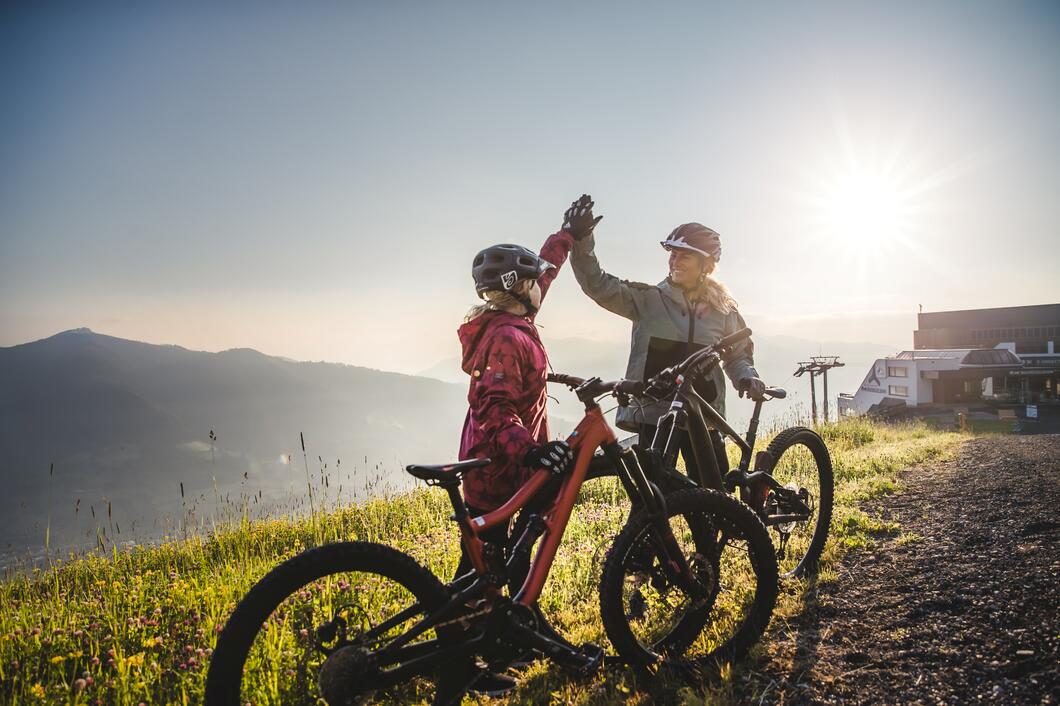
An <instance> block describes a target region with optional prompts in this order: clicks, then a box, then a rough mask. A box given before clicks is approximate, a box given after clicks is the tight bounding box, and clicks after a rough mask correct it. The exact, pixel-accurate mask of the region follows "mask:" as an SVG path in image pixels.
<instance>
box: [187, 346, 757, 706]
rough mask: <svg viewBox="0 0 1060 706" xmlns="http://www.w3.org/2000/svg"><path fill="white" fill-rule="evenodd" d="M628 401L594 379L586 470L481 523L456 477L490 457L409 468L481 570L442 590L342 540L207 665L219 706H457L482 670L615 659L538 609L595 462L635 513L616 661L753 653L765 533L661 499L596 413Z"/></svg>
mask: <svg viewBox="0 0 1060 706" xmlns="http://www.w3.org/2000/svg"><path fill="white" fill-rule="evenodd" d="M748 333H749V332H748ZM745 336H746V334H744V335H743V336H741V337H745ZM736 340H739V339H738V338H736V337H731V340H729V339H726V340H723V341H721V342H720V343H719V344H718V345H717V346H715V348H716V349H718V350H722V349H723V348H724V347H725V346H727V345H731V344H732V343H734V342H735V341H736ZM626 385H628V383H626V382H625V381H618V382H602V381H600V380H599V379H596V378H594V379H591V380H587V381H582V382H581V383H580V384H579V385H577V386H576V390H575V391H576V393H577V395H578V398H579V399H580V400H581V401H582V402H583V403H584V405H585V417H584V418H583V419H582V421H581V423H579V424H578V426H577V428H576V429H575V430H574V432H572V433H571V435H570V437H569V438H568V443H570V445H571V446H572V447H573V448H574V450H575V453H576V461H575V466H574V470H573V471H571V472H570V473H568V474H566V475H562V476H557V475H554V474H553V473H552V472H551V471H548V470H544V469H542V470H538V471H537V472H536V473H535V474H534V475H533V476H532V477H531V478H530V479H529V480H528V481H527V483H526V484H525V485H524V486H523V487H521V488H520V489H519V490H518V491H517V492H516V493H515V495H513V496H512V498H511V499H510V500H508V502H507V503H505V504H504V505H503V506H502V507H500V508H498V509H497V510H494V511H493V512H490V513H487V514H485V515H482V516H480V517H475V518H472V517H470V516H469V514H468V511H467V508H466V506H465V504H464V500H463V497H462V496H461V494H460V478H461V475H462V474H463V473H464V472H465V471H467V470H468V469H470V468H476V467H479V466H484V465H486V464H488V463H490V461H489V459H473V460H469V461H464V462H461V463H453V464H447V465H440V466H409V467H408V468H407V469H406V470H407V471H408V472H409V473H410V474H412V475H413V476H415V477H416V478H420V479H422V480H424V481H426V482H427V483H428V484H430V485H434V486H438V487H440V488H442V489H443V490H445V491H446V492H447V493H448V495H449V499H450V501H451V502H452V505H453V519H454V520H455V521H456V524H457V526H458V527H459V529H460V536H461V541H462V542H463V545H464V547H466V549H467V552H468V554H469V556H470V558H471V563H472V565H473V568H472V570H471V571H469V572H467V573H466V574H464V575H462V576H460V577H458V578H456V579H455V580H454V581H452V582H450V583H449V584H443V583H442V582H441V581H440V580H439V579H438V578H437V577H436V576H435V575H434V574H433V573H431V572H430V571H429V570H427V569H426V568H425V567H423V566H421V565H420V564H418V563H417V562H416V561H415V560H414V559H412V558H411V557H409V556H408V555H406V554H403V553H401V552H399V551H397V550H395V549H393V548H390V547H387V546H384V545H380V544H374V543H369V542H341V543H335V544H328V545H324V546H321V547H317V548H314V549H310V550H308V551H306V552H303V553H302V554H299V555H298V556H295V557H293V558H291V559H289V560H287V561H285V562H283V563H282V564H280V565H279V566H277V567H276V568H275V569H273V570H272V571H271V572H269V573H268V574H267V575H266V576H265V577H264V578H263V579H261V581H259V582H258V583H257V584H256V585H255V586H254V587H253V588H251V590H250V591H249V592H248V593H247V595H246V596H245V597H244V598H243V600H242V601H241V602H240V603H239V605H238V606H237V607H236V609H235V611H234V612H233V613H232V615H231V617H230V618H229V620H228V622H227V624H226V625H225V627H224V629H223V630H222V632H221V634H220V636H219V637H218V640H217V646H216V649H215V651H214V653H213V657H212V659H211V663H210V671H209V674H208V676H207V680H206V703H207V704H208V705H209V706H236V705H237V704H244V703H247V702H251V703H254V704H262V703H283V704H299V703H306V704H315V703H318V699H320V698H323V699H325V700H326V701H327V702H328V703H329V704H332V706H335V705H337V704H348V703H366V702H371V701H373V700H374V699H376V698H380V699H387V700H394V699H398V700H406V699H408V700H425V699H426V700H432V701H433V702H434V703H436V704H449V703H459V701H460V699H461V697H462V696H463V694H464V693H465V692H466V691H467V689H468V688H469V687H470V686H471V685H472V684H473V682H474V680H475V679H477V678H478V677H479V675H480V673H481V672H482V669H483V665H485V666H486V667H488V668H489V669H490V670H493V671H496V670H500V669H504V668H506V667H507V666H508V665H510V664H511V663H512V662H513V661H514V660H516V659H518V658H520V657H522V656H525V655H526V654H527V653H528V652H536V653H538V654H540V655H543V656H545V657H548V658H550V659H552V660H553V661H554V662H556V663H557V664H559V665H560V666H562V667H564V668H566V669H568V670H570V671H571V672H572V673H574V674H575V675H580V676H585V675H589V674H592V673H593V672H595V671H596V670H597V669H598V668H599V667H600V665H601V664H602V662H603V658H604V651H603V650H602V649H601V648H600V647H598V646H596V645H592V644H585V645H580V646H575V645H573V644H571V643H569V642H567V641H566V640H565V639H564V638H562V637H561V636H559V634H558V633H556V632H555V631H554V630H552V629H551V627H550V626H549V625H548V624H547V623H546V622H545V620H544V616H543V615H542V614H541V612H540V611H538V610H536V602H537V599H538V597H539V596H540V595H541V592H542V589H543V588H544V586H545V582H546V580H547V579H548V575H549V571H550V569H551V568H552V563H553V560H554V558H555V556H556V551H557V549H558V548H559V545H560V542H561V541H562V539H563V533H564V529H565V528H566V526H567V522H568V520H569V519H570V516H571V513H572V511H573V509H574V505H575V501H576V499H577V496H578V491H579V490H580V488H581V486H582V483H583V481H584V480H585V478H586V474H587V471H588V469H589V466H590V463H591V462H592V459H593V455H594V452H595V451H596V450H597V449H601V450H602V452H603V455H604V456H606V457H607V458H608V460H609V461H610V463H611V464H613V467H614V468H615V469H617V473H618V476H619V478H620V480H621V483H622V486H623V487H624V488H625V489H626V491H627V492H628V493H629V495H630V499H631V501H632V505H633V507H634V511H633V512H632V513H631V515H630V517H629V518H628V521H627V523H626V525H625V528H624V529H623V530H622V531H621V533H620V534H619V535H618V537H617V538H616V539H615V542H614V544H613V546H612V547H611V549H610V552H609V554H608V559H607V562H606V564H605V569H604V575H603V578H602V581H601V586H600V591H601V612H602V613H603V614H604V615H605V628H606V631H607V634H608V636H609V638H610V639H611V640H612V642H613V643H614V644H615V646H616V648H618V649H619V652H620V655H621V656H622V657H623V658H625V660H626V661H629V662H633V663H637V664H646V663H662V662H666V663H670V664H674V665H683V666H689V665H691V666H706V665H708V664H716V663H720V662H725V661H730V660H732V659H734V658H737V657H740V656H742V655H743V654H745V653H746V651H747V650H748V649H749V648H750V647H751V645H753V644H754V643H755V641H757V639H758V638H759V637H760V636H761V634H762V632H763V631H764V630H765V628H766V626H767V624H768V622H769V618H770V615H771V613H772V610H773V606H774V604H775V602H776V596H777V564H776V559H775V556H774V553H773V549H772V545H771V543H770V541H769V535H768V534H767V532H766V530H765V528H764V526H763V525H762V523H761V521H760V520H759V519H758V517H757V516H756V515H755V514H754V513H753V512H752V511H751V510H750V509H749V508H748V507H747V506H746V505H744V504H743V503H741V502H740V501H738V500H737V499H736V498H734V497H732V496H730V495H728V494H725V493H721V492H717V491H714V490H708V489H700V488H690V489H686V490H681V491H679V492H676V493H673V494H671V495H665V496H664V495H663V494H662V493H661V492H660V491H659V489H658V487H657V486H656V485H655V484H653V483H652V482H650V481H649V480H648V478H647V476H646V475H645V473H644V471H643V469H642V468H641V466H640V463H639V461H638V459H637V457H636V455H635V454H634V453H633V452H631V451H630V450H628V449H622V448H621V447H620V446H619V444H618V442H617V440H616V438H615V434H614V432H613V430H612V429H611V428H610V426H609V425H608V423H607V421H606V420H605V418H604V416H603V413H602V412H601V410H600V406H599V404H598V398H601V397H604V396H607V395H612V394H619V395H622V394H624V392H623V388H624V386H626ZM535 500H536V501H537V502H535V503H534V504H533V505H532V507H542V509H541V510H540V511H538V512H535V513H534V514H533V515H532V516H531V517H530V518H529V521H528V522H527V523H526V528H525V530H524V531H523V533H522V535H521V536H519V537H517V538H515V539H514V541H513V542H512V544H511V546H509V547H498V546H494V545H491V544H490V543H487V542H483V541H482V540H481V539H480V533H481V532H483V531H485V530H488V529H490V528H492V527H496V526H498V525H500V524H502V523H507V522H508V521H509V520H510V519H511V518H512V517H513V515H515V513H516V512H518V511H519V510H520V509H522V508H524V507H527V506H528V505H530V504H531V502H532V501H535ZM542 500H543V501H544V502H541V501H542ZM537 543H539V544H540V546H539V547H538V549H537V553H536V554H535V555H534V558H533V561H532V563H531V565H530V571H529V573H528V574H527V576H526V579H525V581H524V582H523V584H522V586H521V588H519V590H518V591H516V592H515V595H507V594H506V593H505V586H506V585H507V583H508V576H509V572H510V571H511V569H512V567H513V566H515V565H517V564H518V562H519V561H520V559H523V560H525V558H526V557H527V556H528V555H529V554H530V553H531V552H532V550H533V547H534V545H535V544H537ZM609 567H610V570H609ZM606 616H610V618H608V617H606Z"/></svg>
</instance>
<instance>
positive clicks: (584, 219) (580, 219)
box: [563, 194, 603, 240]
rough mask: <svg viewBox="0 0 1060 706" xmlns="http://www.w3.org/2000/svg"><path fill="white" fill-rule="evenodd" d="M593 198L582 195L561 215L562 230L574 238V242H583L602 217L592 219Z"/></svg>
mask: <svg viewBox="0 0 1060 706" xmlns="http://www.w3.org/2000/svg"><path fill="white" fill-rule="evenodd" d="M595 205H596V204H595V202H594V201H593V197H592V196H589V194H582V197H581V198H580V199H578V200H577V201H575V202H574V203H572V204H571V205H570V208H568V209H567V212H566V213H564V214H563V230H565V231H567V232H568V233H570V234H571V235H572V236H574V239H575V240H584V239H585V238H588V237H589V235H590V234H591V233H592V232H593V228H595V227H596V224H597V223H599V222H600V219H601V218H603V216H597V217H596V218H593V206H595Z"/></svg>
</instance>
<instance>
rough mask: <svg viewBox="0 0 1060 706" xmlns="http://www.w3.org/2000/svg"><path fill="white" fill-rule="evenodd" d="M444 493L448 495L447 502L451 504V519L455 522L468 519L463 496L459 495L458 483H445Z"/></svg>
mask: <svg viewBox="0 0 1060 706" xmlns="http://www.w3.org/2000/svg"><path fill="white" fill-rule="evenodd" d="M443 487H444V488H445V492H447V493H449V502H451V503H452V504H453V519H454V520H456V521H457V522H464V521H466V520H467V519H468V511H467V504H466V503H465V502H464V496H463V495H461V494H460V484H459V483H446V484H445V485H444V486H443Z"/></svg>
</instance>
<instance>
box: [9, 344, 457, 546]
mask: <svg viewBox="0 0 1060 706" xmlns="http://www.w3.org/2000/svg"><path fill="white" fill-rule="evenodd" d="M465 411H466V388H464V387H462V386H459V385H455V384H451V383H446V382H441V381H438V380H433V379H427V378H422V377H415V376H410V375H401V374H397V373H390V372H383V371H379V370H371V369H367V368H360V367H354V366H349V365H341V364H334V363H305V362H295V361H291V360H287V359H284V358H278V357H274V356H268V355H264V354H262V353H259V352H257V351H254V350H249V349H235V350H227V351H223V352H220V353H206V352H200V351H191V350H187V349H185V348H181V347H179V346H172V345H153V344H148V343H141V342H138V341H129V340H124V339H120V338H114V337H111V336H105V335H101V334H98V333H94V332H92V331H90V330H88V329H76V330H71V331H65V332H63V333H60V334H57V335H55V336H51V337H50V338H46V339H43V340H40V341H35V342H32V343H26V344H23V345H18V346H13V347H10V348H0V481H2V482H3V487H4V488H6V489H8V492H7V493H5V494H4V496H3V499H0V509H2V511H3V515H4V517H5V518H8V519H7V521H6V522H5V523H4V524H3V525H2V526H0V551H2V550H4V549H5V548H6V549H7V550H8V551H11V550H14V549H18V548H21V547H27V546H36V545H41V544H42V543H43V541H44V539H45V535H46V533H48V534H49V537H48V540H49V543H50V544H51V545H53V546H65V545H77V544H84V543H86V542H88V543H91V542H94V541H96V530H97V528H98V527H100V526H102V527H103V528H105V529H106V531H108V532H109V533H110V536H111V538H112V539H115V538H117V536H118V535H117V532H116V531H115V525H116V526H117V527H116V528H117V530H121V536H122V537H142V536H146V535H150V534H157V533H158V532H161V531H162V529H163V528H164V526H165V525H166V524H167V521H166V518H168V525H169V527H170V528H173V527H174V526H177V525H179V524H180V522H182V521H185V520H186V515H187V514H188V512H189V508H197V509H198V516H199V519H202V518H203V517H205V516H206V515H208V514H209V512H206V510H207V509H209V511H210V512H213V511H214V510H216V505H218V504H223V503H224V499H225V498H226V497H227V498H228V502H229V503H232V502H234V500H233V498H236V499H238V498H239V497H240V496H241V495H242V496H250V495H257V493H259V492H260V493H261V495H260V497H256V498H255V499H254V504H255V505H258V506H260V505H262V504H263V503H266V502H268V501H271V502H273V503H277V504H279V505H280V506H283V507H288V506H293V505H294V504H297V503H304V500H305V499H306V497H305V496H307V494H308V491H307V488H306V483H307V481H306V475H307V473H308V475H310V476H311V478H312V483H313V484H315V485H324V482H322V480H321V479H322V478H323V477H324V475H327V476H329V477H328V479H327V481H326V483H327V485H324V487H323V488H322V489H320V491H319V493H321V494H322V493H324V492H330V493H331V494H332V495H336V494H337V492H338V486H339V485H343V486H344V487H343V495H344V497H360V496H363V495H364V494H365V493H366V492H368V491H372V490H374V491H375V492H380V491H381V490H382V489H383V488H385V487H402V486H403V484H404V483H405V482H406V479H405V477H404V474H403V473H401V472H400V468H401V466H402V465H403V464H406V463H413V462H426V463H430V462H444V461H447V460H452V459H454V458H455V457H456V452H457V446H458V439H459V434H460V428H461V425H462V423H463V419H464V414H465ZM303 438H304V440H305V447H306V454H305V456H306V458H305V459H303V452H302V443H303V441H302V440H303ZM324 464H327V468H325V467H324ZM369 486H370V487H369ZM219 501H220V502H219ZM284 502H288V505H283V503H284ZM108 507H109V513H108V510H107V508H108ZM93 515H94V517H93ZM108 515H109V516H108ZM49 516H50V523H49ZM134 523H136V525H137V527H136V528H135V529H134V527H133V524H134ZM49 526H50V530H49ZM123 526H124V527H123Z"/></svg>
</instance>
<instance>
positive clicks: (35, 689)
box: [29, 683, 44, 699]
mask: <svg viewBox="0 0 1060 706" xmlns="http://www.w3.org/2000/svg"><path fill="white" fill-rule="evenodd" d="M29 693H30V694H32V695H33V696H36V697H37V698H38V699H43V698H44V687H43V686H41V685H40V684H39V683H38V684H34V685H33V686H32V687H30V690H29Z"/></svg>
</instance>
